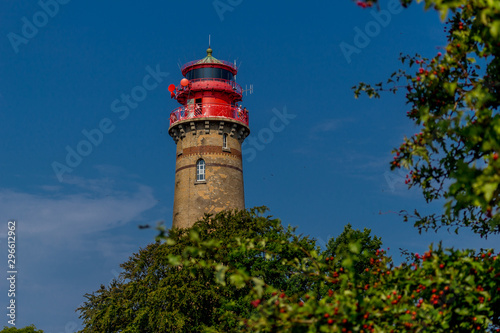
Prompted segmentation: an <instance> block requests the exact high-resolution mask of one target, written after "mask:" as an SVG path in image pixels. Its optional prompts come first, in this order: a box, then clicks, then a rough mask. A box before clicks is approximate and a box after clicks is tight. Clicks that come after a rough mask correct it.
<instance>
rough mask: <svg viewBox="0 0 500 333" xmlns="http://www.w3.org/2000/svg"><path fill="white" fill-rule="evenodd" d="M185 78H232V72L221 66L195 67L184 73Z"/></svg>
mask: <svg viewBox="0 0 500 333" xmlns="http://www.w3.org/2000/svg"><path fill="white" fill-rule="evenodd" d="M186 79H188V80H193V79H224V80H233V73H231V72H230V71H227V70H225V69H222V68H216V67H204V68H196V69H193V70H191V71H189V72H187V73H186Z"/></svg>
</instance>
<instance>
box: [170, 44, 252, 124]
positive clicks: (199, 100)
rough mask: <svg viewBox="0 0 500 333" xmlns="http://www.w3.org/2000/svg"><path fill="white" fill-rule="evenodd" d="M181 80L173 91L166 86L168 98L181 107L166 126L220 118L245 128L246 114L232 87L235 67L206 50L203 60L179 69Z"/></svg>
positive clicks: (239, 92)
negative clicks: (241, 124) (192, 120)
mask: <svg viewBox="0 0 500 333" xmlns="http://www.w3.org/2000/svg"><path fill="white" fill-rule="evenodd" d="M181 71H182V75H183V76H184V79H182V80H181V84H180V85H179V86H177V87H175V86H174V85H170V87H169V90H170V91H171V92H172V98H175V99H176V100H177V101H178V102H179V103H180V104H181V105H182V106H181V107H179V108H177V109H175V110H174V111H172V113H171V114H170V126H172V125H174V124H175V123H177V122H179V121H182V120H186V119H192V118H206V117H222V118H229V119H231V120H235V121H238V122H242V123H244V124H245V125H247V126H248V111H247V110H246V108H243V107H242V106H241V105H239V104H238V102H241V100H242V93H243V91H242V89H241V86H240V85H239V84H237V83H236V81H235V77H236V74H237V73H238V69H237V68H236V65H234V64H232V63H230V62H227V61H223V60H218V59H216V58H214V57H213V56H212V49H211V48H210V47H209V48H208V49H207V56H206V57H205V58H203V59H201V60H196V61H191V62H188V63H187V64H185V65H184V66H182V68H181Z"/></svg>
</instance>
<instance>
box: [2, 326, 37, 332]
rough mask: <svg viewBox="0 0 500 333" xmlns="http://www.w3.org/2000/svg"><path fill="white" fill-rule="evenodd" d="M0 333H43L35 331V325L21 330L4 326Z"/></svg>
mask: <svg viewBox="0 0 500 333" xmlns="http://www.w3.org/2000/svg"><path fill="white" fill-rule="evenodd" d="M0 333H43V331H42V330H37V328H36V327H35V325H30V326H26V327H23V328H17V327H7V326H4V327H3V329H2V330H1V331H0Z"/></svg>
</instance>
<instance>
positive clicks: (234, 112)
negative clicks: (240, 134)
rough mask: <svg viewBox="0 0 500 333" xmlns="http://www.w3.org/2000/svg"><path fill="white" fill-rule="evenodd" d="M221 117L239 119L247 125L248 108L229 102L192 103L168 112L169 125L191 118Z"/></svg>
mask: <svg viewBox="0 0 500 333" xmlns="http://www.w3.org/2000/svg"><path fill="white" fill-rule="evenodd" d="M210 117H223V118H230V119H234V120H237V121H241V122H242V123H244V124H245V125H247V126H248V110H246V109H243V108H242V107H241V106H234V105H230V104H192V105H186V106H181V107H179V108H177V109H175V110H174V111H172V112H171V113H170V126H172V125H173V124H175V123H176V122H179V121H181V120H186V119H192V118H210Z"/></svg>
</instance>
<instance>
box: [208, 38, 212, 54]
mask: <svg viewBox="0 0 500 333" xmlns="http://www.w3.org/2000/svg"><path fill="white" fill-rule="evenodd" d="M211 56H212V48H211V47H210V35H208V49H207V57H211Z"/></svg>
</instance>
